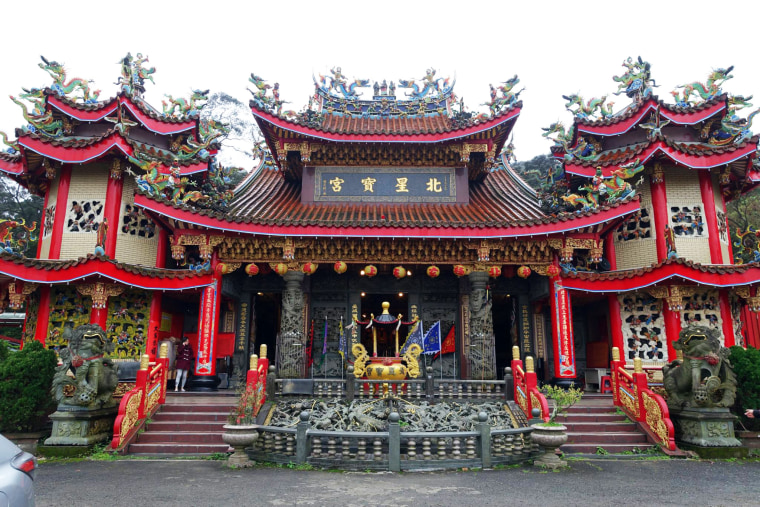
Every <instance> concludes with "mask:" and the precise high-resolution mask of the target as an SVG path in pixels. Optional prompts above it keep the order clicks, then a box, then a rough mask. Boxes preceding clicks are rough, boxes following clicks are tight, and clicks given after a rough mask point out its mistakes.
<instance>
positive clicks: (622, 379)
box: [610, 347, 676, 451]
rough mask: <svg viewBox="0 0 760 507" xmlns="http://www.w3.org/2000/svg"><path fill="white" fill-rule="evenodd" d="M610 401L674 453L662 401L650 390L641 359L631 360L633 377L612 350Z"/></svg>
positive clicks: (660, 397) (672, 429)
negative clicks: (611, 399)
mask: <svg viewBox="0 0 760 507" xmlns="http://www.w3.org/2000/svg"><path fill="white" fill-rule="evenodd" d="M611 366H612V368H611V370H612V375H611V379H610V380H611V381H612V398H613V400H614V402H615V405H616V406H618V407H620V408H621V409H622V410H623V411H624V412H625V413H626V414H627V415H628V417H629V418H631V420H633V421H636V422H637V423H638V424H639V425H640V426H641V427H642V428H643V429H644V431H646V432H647V433H648V434H649V436H650V437H651V438H653V439H654V441H655V442H657V443H659V444H660V445H662V446H663V447H664V448H666V449H669V450H671V451H675V449H676V441H675V430H674V428H673V421H671V420H670V411H669V410H668V405H667V403H665V400H664V399H663V398H662V396H660V395H659V394H656V393H654V392H653V391H652V390H651V389H649V384H648V380H647V374H646V373H644V369H643V368H642V366H641V358H638V357H637V358H635V359H634V360H633V373H629V372H628V371H626V369H625V361H621V360H620V350H619V349H618V348H617V347H613V349H612V365H611Z"/></svg>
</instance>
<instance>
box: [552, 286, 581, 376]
mask: <svg viewBox="0 0 760 507" xmlns="http://www.w3.org/2000/svg"><path fill="white" fill-rule="evenodd" d="M550 284H551V287H552V290H551V304H552V327H553V332H554V376H555V377H556V378H575V377H576V372H575V351H574V350H573V314H572V309H571V307H570V296H569V294H568V293H567V290H566V289H565V288H563V287H562V283H561V278H559V277H558V278H557V279H555V280H553V281H551V282H550Z"/></svg>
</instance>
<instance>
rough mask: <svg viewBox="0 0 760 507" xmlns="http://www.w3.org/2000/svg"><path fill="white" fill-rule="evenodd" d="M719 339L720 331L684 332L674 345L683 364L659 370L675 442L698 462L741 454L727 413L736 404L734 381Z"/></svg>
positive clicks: (691, 328)
mask: <svg viewBox="0 0 760 507" xmlns="http://www.w3.org/2000/svg"><path fill="white" fill-rule="evenodd" d="M719 336H720V335H719V330H718V329H714V328H709V327H705V326H694V325H691V326H687V327H685V328H684V329H683V330H682V331H681V334H680V335H679V337H678V340H677V341H675V342H673V348H674V349H676V350H678V351H681V352H682V355H683V359H676V360H675V361H672V362H671V363H670V364H669V365H667V366H664V367H663V368H662V378H663V384H664V386H665V390H666V391H667V393H668V408H669V409H670V418H671V419H672V421H673V425H674V426H675V433H676V435H675V436H676V440H677V441H678V443H679V445H680V446H682V447H683V448H685V449H691V450H694V451H696V452H697V454H699V455H700V456H702V457H731V456H738V455H740V454H741V449H742V448H741V443H740V442H739V440H737V439H736V437H735V435H734V421H735V420H736V417H735V416H734V415H733V414H732V413H731V412H730V410H729V407H731V406H732V405H733V404H734V400H735V398H736V376H735V375H734V371H733V367H732V366H731V362H730V361H729V360H728V356H729V354H730V352H729V350H728V349H727V348H726V347H722V346H721V344H720V340H719Z"/></svg>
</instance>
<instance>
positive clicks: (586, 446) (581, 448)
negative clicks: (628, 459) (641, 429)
mask: <svg viewBox="0 0 760 507" xmlns="http://www.w3.org/2000/svg"><path fill="white" fill-rule="evenodd" d="M651 447H653V445H652V444H649V443H645V444H593V443H582V444H565V445H563V446H562V447H560V450H561V451H562V452H564V453H566V454H623V453H632V452H636V450H639V451H646V450H647V449H649V448H651ZM599 449H603V450H604V452H599Z"/></svg>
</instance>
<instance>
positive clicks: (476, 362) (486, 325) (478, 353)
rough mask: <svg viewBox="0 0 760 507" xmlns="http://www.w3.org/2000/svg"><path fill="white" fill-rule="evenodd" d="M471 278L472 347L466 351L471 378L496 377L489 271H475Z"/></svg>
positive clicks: (484, 378)
mask: <svg viewBox="0 0 760 507" xmlns="http://www.w3.org/2000/svg"><path fill="white" fill-rule="evenodd" d="M467 277H468V278H469V280H470V348H469V350H466V351H465V354H466V356H467V360H468V362H469V373H470V378H471V379H480V380H493V379H495V378H496V351H495V343H494V335H493V314H492V313H491V301H490V299H489V295H488V288H487V284H488V279H489V276H488V273H486V272H485V271H473V272H472V273H470V274H469V275H467Z"/></svg>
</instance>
